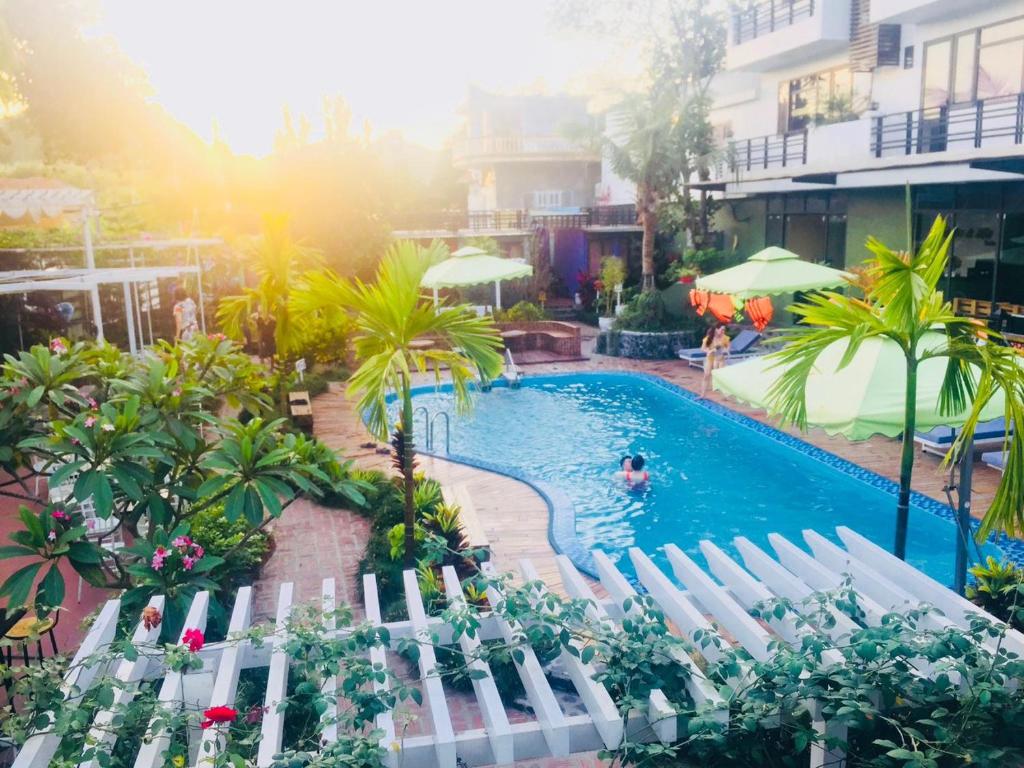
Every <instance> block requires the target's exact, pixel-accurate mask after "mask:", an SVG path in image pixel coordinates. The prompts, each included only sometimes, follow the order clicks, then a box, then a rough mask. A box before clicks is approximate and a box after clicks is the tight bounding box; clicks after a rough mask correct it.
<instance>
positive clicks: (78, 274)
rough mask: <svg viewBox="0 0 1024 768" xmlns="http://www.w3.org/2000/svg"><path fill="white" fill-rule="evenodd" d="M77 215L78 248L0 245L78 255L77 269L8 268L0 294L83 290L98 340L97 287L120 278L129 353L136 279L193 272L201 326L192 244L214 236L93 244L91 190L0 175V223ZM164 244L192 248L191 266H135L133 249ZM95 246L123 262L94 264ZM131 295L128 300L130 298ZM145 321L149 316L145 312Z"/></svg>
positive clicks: (136, 339)
mask: <svg viewBox="0 0 1024 768" xmlns="http://www.w3.org/2000/svg"><path fill="white" fill-rule="evenodd" d="M69 214H77V215H79V216H80V217H81V221H82V245H81V247H74V246H70V247H69V246H63V247H56V248H19V249H6V250H3V251H0V253H33V254H47V253H77V252H81V253H83V254H84V260H85V266H84V268H82V269H56V270H12V271H6V272H0V294H4V293H7V294H11V293H29V292H33V291H83V292H87V293H88V294H89V298H90V301H91V306H92V316H93V321H94V323H95V325H96V338H97V340H98V341H103V338H104V332H103V312H102V308H101V306H100V294H99V286H101V285H105V284H110V283H120V284H121V285H122V286H123V289H124V304H125V323H126V325H127V329H128V346H129V349H130V351H131V352H132V353H133V354H134V353H135V352H136V351H137V350H138V349H139V348H140V347H141V346H142V343H143V339H144V336H143V332H142V319H141V311H139V310H140V309H141V308H140V302H139V293H138V283H140V282H149V281H151V280H157V279H160V278H163V277H178V276H180V275H183V274H195V275H196V278H197V282H198V293H199V302H198V303H199V312H200V318H199V319H200V324H201V327H202V329H203V331H204V332H205V331H206V314H205V306H204V301H203V276H202V268H201V266H200V262H199V258H198V248H199V247H201V246H208V245H217V244H220V242H221V241H220V240H216V239H210V238H174V239H163V240H147V239H140V240H133V241H129V242H123V243H102V244H94V243H93V240H92V222H93V219H94V218H95V216H96V214H97V210H96V206H95V200H94V197H93V193H92V192H91V191H89V190H84V189H79V188H77V187H71V186H67V185H64V184H62V183H61V182H58V181H56V180H54V179H44V178H32V179H0V225H2V224H24V223H26V222H32V223H36V224H39V223H42V222H44V221H47V220H54V219H59V218H61V217H63V216H67V215H69ZM170 248H185V249H186V251H188V252H193V251H194V252H195V253H196V264H195V265H183V266H174V267H137V266H136V264H135V253H136V251H159V250H165V249H170ZM98 251H127V253H128V258H129V264H130V266H128V267H107V268H97V267H96V253H97V252H98ZM133 294H134V301H133V298H132V297H133ZM147 322H149V317H148V315H147ZM149 337H150V343H152V341H153V329H152V323H151V322H149Z"/></svg>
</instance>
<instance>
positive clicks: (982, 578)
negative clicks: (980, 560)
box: [967, 555, 1024, 629]
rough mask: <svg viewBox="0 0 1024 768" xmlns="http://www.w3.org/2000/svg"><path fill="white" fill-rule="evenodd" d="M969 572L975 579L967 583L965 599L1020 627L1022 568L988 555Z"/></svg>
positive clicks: (1023, 593) (1023, 614) (1023, 595)
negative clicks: (982, 563)
mask: <svg viewBox="0 0 1024 768" xmlns="http://www.w3.org/2000/svg"><path fill="white" fill-rule="evenodd" d="M970 574H971V575H972V576H973V577H974V579H975V583H974V584H973V585H971V586H968V587H967V599H968V600H970V601H971V602H973V603H974V604H975V605H978V606H980V607H981V608H984V609H985V610H986V611H988V612H989V613H991V614H992V615H993V616H995V617H996V618H997V619H1000V620H1002V621H1005V622H1008V623H1009V624H1011V625H1012V626H1013V627H1014V628H1015V629H1024V569H1021V568H1018V567H1017V566H1016V565H1014V564H1013V563H1000V562H999V561H998V560H996V559H995V558H994V557H992V556H991V555H990V556H989V557H988V558H986V560H985V565H976V566H974V567H973V568H971V569H970Z"/></svg>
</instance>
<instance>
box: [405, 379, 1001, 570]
mask: <svg viewBox="0 0 1024 768" xmlns="http://www.w3.org/2000/svg"><path fill="white" fill-rule="evenodd" d="M414 403H415V406H416V407H417V408H419V407H420V406H425V407H426V408H427V410H428V411H429V412H430V413H431V414H433V413H435V412H437V411H439V410H446V411H450V412H454V408H453V406H452V396H451V393H450V392H446V391H443V390H442V391H440V392H437V391H434V390H433V389H425V390H420V391H418V393H417V394H416V395H415V397H414ZM422 423H423V422H422V412H421V413H420V416H419V419H418V421H417V430H420V434H421V435H422ZM439 426H440V425H439ZM438 439H439V440H440V439H441V438H440V437H439V438H438ZM420 442H422V438H421V439H420ZM439 448H443V446H439ZM451 453H452V454H454V455H456V456H460V457H466V458H468V459H470V460H479V461H482V462H485V463H488V464H492V465H499V466H501V467H505V468H507V469H509V470H512V471H513V472H514V473H516V474H519V475H521V476H523V477H525V478H527V479H531V480H534V481H540V483H542V484H548V485H551V486H554V487H556V488H558V489H560V490H561V491H562V492H564V494H565V495H566V496H567V497H568V498H569V499H570V500H571V502H572V505H573V507H574V508H575V516H576V523H575V525H576V535H577V537H578V539H579V543H580V544H582V545H583V547H584V548H585V549H588V550H589V549H601V550H604V551H605V552H606V553H608V554H609V555H610V556H611V557H612V558H613V559H615V560H617V561H618V564H619V567H620V568H622V570H623V571H624V572H625V573H627V574H630V575H632V572H633V571H632V565H631V564H630V561H629V558H628V556H627V555H626V550H627V549H628V548H629V547H633V546H636V547H639V548H640V549H642V550H643V551H644V552H646V553H647V554H648V555H651V556H652V557H653V558H654V559H655V561H656V562H658V563H659V565H662V566H664V565H666V559H665V557H664V554H663V552H662V547H663V546H664V545H665V544H666V543H669V542H671V543H674V544H676V545H677V546H678V547H680V549H682V550H683V551H685V552H687V553H688V554H690V555H691V556H692V557H694V558H695V559H697V560H698V562H701V563H703V557H702V556H701V554H700V549H699V547H698V542H699V541H700V540H701V539H710V540H712V541H714V542H715V543H716V544H718V545H719V546H721V547H723V548H724V549H726V550H727V551H730V552H735V550H734V549H733V546H732V539H733V537H735V536H738V535H743V536H746V537H747V538H749V539H751V540H752V541H753V542H754V543H755V544H757V545H759V546H762V547H764V548H766V549H767V548H768V539H767V535H768V534H769V533H771V532H777V533H780V534H782V535H783V536H785V537H786V538H788V539H789V540H790V541H792V542H793V543H795V544H799V545H803V539H802V537H801V531H802V530H803V529H805V528H813V529H815V530H817V531H818V532H819V533H821V534H824V535H826V536H830V537H831V538H833V540H836V541H838V539H837V538H836V536H835V527H836V526H837V525H847V526H849V527H851V528H853V529H854V530H856V531H858V532H859V533H861V534H862V535H864V536H866V537H867V538H869V539H871V540H872V541H875V542H877V543H878V544H880V545H882V546H884V547H886V548H890V547H891V546H892V539H893V534H894V524H895V523H894V520H895V496H894V495H893V494H892V493H890V492H888V491H886V490H882V489H880V488H877V487H874V486H873V485H871V484H869V483H868V482H866V481H865V480H863V479H861V478H858V477H855V476H853V475H851V474H848V473H847V472H844V471H843V470H841V469H838V468H836V467H834V466H830V465H829V464H826V463H825V462H823V461H820V460H818V459H816V458H814V457H813V456H811V455H808V454H807V453H805V452H802V451H801V450H799V449H798V448H796V447H793V446H791V445H787V444H785V443H783V442H779V441H776V440H774V439H772V437H769V436H768V435H765V434H762V433H761V432H758V431H755V430H754V429H752V428H750V427H749V426H746V425H745V424H743V423H741V421H737V420H735V419H733V418H730V417H728V416H727V415H724V414H721V413H718V412H716V411H715V410H714V409H713V408H709V407H706V406H704V405H702V404H700V403H699V402H695V401H693V400H692V399H689V398H687V397H685V396H683V395H681V394H679V393H678V392H676V391H673V390H672V389H669V388H667V387H665V386H662V385H660V384H658V383H655V382H654V381H652V380H650V379H648V378H646V377H643V376H637V375H633V374H626V373H584V374H573V375H566V376H531V377H528V378H527V379H525V380H524V382H523V386H522V388H521V389H518V390H512V389H508V388H504V387H496V388H495V389H494V390H493V391H491V392H487V393H481V394H479V395H477V396H476V397H475V407H474V409H473V411H472V412H471V413H470V414H468V415H466V416H456V417H455V418H454V419H453V422H452V430H451ZM633 453H641V454H643V455H644V457H645V458H646V459H647V461H648V469H649V470H650V472H651V483H650V484H649V486H648V487H647V488H646V489H642V490H637V489H630V488H628V487H626V484H625V483H624V482H622V481H617V480H615V479H614V478H613V474H614V472H615V471H616V468H617V463H618V460H619V458H620V457H621V456H622V455H624V454H633ZM509 514H514V511H511V510H510V512H509ZM954 536H955V527H954V525H953V524H952V523H951V522H949V521H948V520H945V519H942V518H940V517H938V516H937V515H936V514H934V513H932V512H929V511H927V510H924V509H920V508H917V507H913V508H912V509H911V512H910V538H909V544H908V556H907V560H908V562H910V563H911V564H913V565H914V566H916V567H917V568H920V569H921V570H923V571H925V572H926V573H928V574H930V575H931V576H933V577H934V578H936V579H938V580H940V581H941V582H943V583H946V584H948V583H951V582H952V578H953V547H954V541H955V540H954ZM983 553H984V554H993V555H996V556H999V555H1000V551H999V550H998V549H997V548H996V547H994V546H991V545H986V547H985V548H984V549H983ZM668 572H669V573H671V570H668Z"/></svg>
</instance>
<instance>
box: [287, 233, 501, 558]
mask: <svg viewBox="0 0 1024 768" xmlns="http://www.w3.org/2000/svg"><path fill="white" fill-rule="evenodd" d="M447 250H448V249H447V247H446V246H445V245H444V244H443V243H439V242H434V243H432V244H431V245H430V246H429V247H423V246H420V245H417V244H415V243H413V242H410V241H401V242H398V243H395V244H394V245H393V246H392V247H391V248H390V249H389V250H388V252H387V253H386V254H385V256H384V258H383V260H382V261H381V263H380V265H379V266H378V268H377V275H376V279H375V280H374V282H372V283H363V282H362V281H360V280H358V279H357V280H354V281H353V282H351V283H349V282H345V281H342V280H341V279H339V278H338V277H337V276H335V275H333V274H331V273H329V272H313V273H310V274H309V275H307V276H306V278H305V285H304V287H303V288H302V289H301V290H299V291H297V293H296V296H295V299H294V301H293V309H294V310H295V311H296V312H297V313H299V314H305V313H307V312H313V311H322V310H323V308H325V307H328V308H331V307H333V308H337V307H344V308H345V309H347V310H349V311H351V312H352V313H354V315H355V326H356V331H357V336H356V340H355V351H356V357H357V358H358V359H359V360H360V361H361V364H360V366H359V368H358V369H357V370H356V371H355V373H353V374H352V378H351V379H350V380H349V386H348V394H349V396H350V397H353V396H354V397H357V398H358V400H357V403H356V405H357V407H358V408H359V411H360V412H361V413H362V414H363V416H364V419H365V421H366V428H367V430H368V431H369V432H370V434H371V435H372V436H373V437H375V438H376V439H378V440H387V439H388V438H389V436H390V435H389V432H390V428H391V424H390V419H389V417H388V406H387V402H388V397H389V396H394V397H396V398H397V399H398V401H399V402H400V404H401V413H400V415H399V424H398V427H397V430H396V433H395V435H394V443H395V454H396V465H397V467H398V468H399V469H400V471H401V473H402V479H403V485H404V492H405V562H406V564H407V565H413V564H414V563H415V548H416V539H415V530H416V527H415V526H416V516H415V507H414V504H413V491H414V489H415V486H416V481H415V478H414V459H415V447H414V434H413V406H412V375H413V373H414V372H420V373H425V372H428V371H431V372H433V374H434V377H435V380H436V381H438V382H440V380H441V371H442V369H444V368H447V369H448V373H449V375H450V377H451V381H452V387H453V390H454V393H455V403H456V407H457V408H458V409H459V410H460V411H465V410H466V409H467V408H468V407H469V406H470V404H471V400H470V385H471V384H472V382H474V381H475V380H477V378H480V379H483V380H489V379H491V378H494V377H495V376H497V375H498V374H499V373H500V371H501V361H502V359H501V355H500V353H499V350H500V349H501V338H500V337H499V336H498V333H497V331H496V330H495V329H494V326H493V324H492V322H491V320H490V319H489V318H487V319H484V318H478V317H477V316H476V315H475V314H474V313H473V312H471V311H470V310H469V309H468V307H453V308H450V309H447V310H446V311H444V312H438V311H437V310H436V309H435V307H434V305H433V303H432V301H431V300H430V299H429V298H428V297H427V296H425V295H424V294H423V292H422V290H421V289H420V281H421V280H422V278H423V273H424V272H425V271H426V269H427V267H428V266H430V265H431V264H432V263H434V262H435V261H438V260H440V259H442V258H444V257H445V256H447Z"/></svg>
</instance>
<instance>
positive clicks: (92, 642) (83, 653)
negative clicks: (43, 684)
mask: <svg viewBox="0 0 1024 768" xmlns="http://www.w3.org/2000/svg"><path fill="white" fill-rule="evenodd" d="M120 610H121V601H120V600H108V601H107V602H106V603H105V604H104V606H103V609H102V610H101V611H100V614H99V616H97V617H96V621H94V622H93V625H92V627H90V628H89V632H88V634H87V635H86V636H85V640H83V641H82V644H81V645H80V646H79V648H78V652H77V653H76V654H75V656H74V658H73V659H72V660H71V663H70V664H69V666H68V672H67V674H66V675H65V676H64V682H63V683H62V685H61V692H62V693H63V694H64V700H65V701H67V700H69V699H72V698H78V697H79V696H81V695H82V694H83V693H85V691H87V690H88V689H89V686H90V685H91V684H92V681H93V679H94V678H95V677H96V674H97V673H98V672H99V670H100V665H99V664H97V663H93V664H89V665H86V663H85V661H86V659H90V658H92V657H94V656H96V655H98V654H101V653H103V652H104V651H106V649H107V647H108V646H109V645H110V642H111V640H113V639H114V633H115V632H116V631H117V615H118V613H119V612H120ZM46 718H47V721H48V722H49V723H52V722H53V713H52V712H48V713H47V714H46ZM47 727H49V726H47ZM59 745H60V737H59V736H56V735H54V734H53V733H52V732H50V731H47V730H46V729H42V730H40V731H38V732H36V733H33V734H32V735H31V736H29V737H28V739H26V740H25V743H24V745H22V747H21V751H20V752H18V756H17V757H16V758H14V764H13V765H12V766H11V768H35V766H39V767H40V768H42V766H46V765H49V764H50V760H51V759H52V758H53V756H54V754H56V752H57V747H58V746H59Z"/></svg>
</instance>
